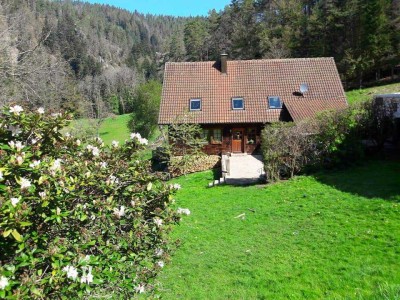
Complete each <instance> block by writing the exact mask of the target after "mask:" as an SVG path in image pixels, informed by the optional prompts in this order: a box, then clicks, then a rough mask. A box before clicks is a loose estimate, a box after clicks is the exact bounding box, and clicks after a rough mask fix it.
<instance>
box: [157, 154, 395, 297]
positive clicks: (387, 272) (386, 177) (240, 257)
mask: <svg viewBox="0 0 400 300" xmlns="http://www.w3.org/2000/svg"><path fill="white" fill-rule="evenodd" d="M212 179H213V175H212V173H211V172H203V173H197V174H192V175H189V176H187V177H181V178H178V179H176V180H175V182H178V183H179V184H181V186H182V189H181V190H180V191H179V192H178V194H177V196H176V199H177V206H179V207H184V208H189V209H190V210H191V212H192V214H191V215H190V216H184V217H183V220H182V222H181V224H180V225H178V226H176V227H175V228H174V230H173V234H172V238H173V239H178V240H180V243H181V244H180V246H179V247H177V249H176V251H175V253H174V254H173V256H172V258H171V261H170V262H169V263H168V264H167V266H166V267H165V269H164V270H163V272H162V273H161V274H160V276H159V290H160V293H161V297H162V298H163V299H400V271H399V270H400V163H399V162H383V161H372V162H369V163H368V164H366V165H365V166H360V167H354V168H352V169H349V170H345V171H335V172H330V173H321V174H319V175H316V176H300V177H296V178H294V179H293V180H289V181H285V182H280V183H277V184H274V185H269V186H249V187H232V186H218V187H214V188H207V187H206V186H207V184H208V182H210V181H211V180H212ZM242 214H245V218H244V219H241V218H238V216H239V215H242ZM385 297H386V298H385Z"/></svg>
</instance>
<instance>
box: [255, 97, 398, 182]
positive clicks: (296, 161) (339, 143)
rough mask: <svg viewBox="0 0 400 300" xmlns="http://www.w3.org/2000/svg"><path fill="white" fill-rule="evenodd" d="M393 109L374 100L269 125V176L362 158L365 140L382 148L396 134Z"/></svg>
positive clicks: (266, 138) (266, 137)
mask: <svg viewBox="0 0 400 300" xmlns="http://www.w3.org/2000/svg"><path fill="white" fill-rule="evenodd" d="M393 111H394V106H392V105H388V106H386V105H384V104H383V103H379V102H376V101H372V100H371V101H367V102H362V103H355V104H353V105H351V106H350V107H348V108H347V109H344V110H340V111H324V112H322V113H320V114H319V115H317V116H316V117H315V118H313V119H309V120H304V121H302V122H299V123H296V124H287V123H276V124H272V125H267V126H266V127H265V129H264V130H263V133H262V139H263V141H262V150H263V155H264V162H265V171H266V174H267V179H268V180H269V181H277V180H279V179H280V178H288V177H293V175H295V174H296V173H299V172H301V171H304V169H305V167H309V166H313V167H323V168H329V167H333V166H339V165H340V166H345V165H349V164H353V163H354V162H357V161H359V160H361V159H362V158H364V152H365V147H364V146H363V144H362V140H367V141H368V142H369V143H373V144H374V145H375V147H376V148H377V149H378V150H379V149H381V148H382V147H383V144H384V142H385V141H387V140H388V139H389V138H390V137H392V136H393V134H394V130H395V125H394V119H393V118H392V117H391V116H392V114H393Z"/></svg>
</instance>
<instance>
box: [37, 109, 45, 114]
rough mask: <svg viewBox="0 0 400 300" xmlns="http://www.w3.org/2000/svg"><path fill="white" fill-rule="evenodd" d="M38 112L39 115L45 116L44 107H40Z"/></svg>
mask: <svg viewBox="0 0 400 300" xmlns="http://www.w3.org/2000/svg"><path fill="white" fill-rule="evenodd" d="M37 112H38V114H40V115H43V114H44V108H43V107H39V108H38V110H37Z"/></svg>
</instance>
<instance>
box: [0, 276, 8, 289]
mask: <svg viewBox="0 0 400 300" xmlns="http://www.w3.org/2000/svg"><path fill="white" fill-rule="evenodd" d="M7 285H8V279H7V277H4V276H1V278H0V290H4V289H5V288H6V286H7Z"/></svg>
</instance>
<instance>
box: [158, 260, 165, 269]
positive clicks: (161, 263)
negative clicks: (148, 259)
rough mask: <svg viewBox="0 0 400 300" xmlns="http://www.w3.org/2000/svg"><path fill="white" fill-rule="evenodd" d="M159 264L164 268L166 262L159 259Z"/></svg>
mask: <svg viewBox="0 0 400 300" xmlns="http://www.w3.org/2000/svg"><path fill="white" fill-rule="evenodd" d="M157 265H158V266H159V267H160V268H164V262H163V261H162V260H160V261H158V262H157Z"/></svg>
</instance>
